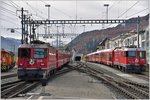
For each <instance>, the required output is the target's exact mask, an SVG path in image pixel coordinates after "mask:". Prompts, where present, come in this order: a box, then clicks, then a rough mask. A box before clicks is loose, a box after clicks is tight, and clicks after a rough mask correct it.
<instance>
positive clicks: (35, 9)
mask: <svg viewBox="0 0 150 100" xmlns="http://www.w3.org/2000/svg"><path fill="white" fill-rule="evenodd" d="M26 4H27V5H28V6H29V7H30V8H31V9H32V10H33V11H37V10H38V9H37V8H34V7H32V6H31V5H30V4H29V3H28V2H26ZM38 11H39V12H40V13H41V14H42V15H43V12H42V11H40V10H38ZM32 15H35V16H37V17H39V18H42V19H45V18H44V17H43V16H40V15H37V14H32Z"/></svg>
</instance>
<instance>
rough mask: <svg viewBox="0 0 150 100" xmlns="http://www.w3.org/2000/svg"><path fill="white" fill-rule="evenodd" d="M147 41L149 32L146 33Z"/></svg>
mask: <svg viewBox="0 0 150 100" xmlns="http://www.w3.org/2000/svg"><path fill="white" fill-rule="evenodd" d="M148 39H149V31H147V32H146V40H148Z"/></svg>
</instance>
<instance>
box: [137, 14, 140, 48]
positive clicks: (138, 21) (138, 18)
mask: <svg viewBox="0 0 150 100" xmlns="http://www.w3.org/2000/svg"><path fill="white" fill-rule="evenodd" d="M139 26H140V17H139V16H138V17H137V34H138V42H137V48H139V47H140V45H139Z"/></svg>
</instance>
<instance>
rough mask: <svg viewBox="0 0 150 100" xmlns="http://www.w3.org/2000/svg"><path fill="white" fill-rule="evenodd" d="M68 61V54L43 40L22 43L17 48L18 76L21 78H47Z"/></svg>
mask: <svg viewBox="0 0 150 100" xmlns="http://www.w3.org/2000/svg"><path fill="white" fill-rule="evenodd" d="M69 61H70V54H69V53H68V52H63V51H59V50H57V49H55V48H54V47H52V46H50V45H49V44H48V43H44V42H39V41H38V42H32V43H31V44H22V45H21V46H20V47H19V48H18V78H19V79H22V80H40V79H43V78H44V79H47V78H49V77H50V75H51V74H54V73H55V72H56V71H57V70H58V69H60V68H62V66H63V65H64V64H67V63H68V62H69Z"/></svg>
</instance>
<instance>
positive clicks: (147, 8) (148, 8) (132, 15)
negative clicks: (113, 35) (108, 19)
mask: <svg viewBox="0 0 150 100" xmlns="http://www.w3.org/2000/svg"><path fill="white" fill-rule="evenodd" d="M148 9H149V8H146V9H143V10H141V11H138V12H136V13H134V14H132V15H130V16H128V17H132V16H133V15H136V14H138V13H141V12H143V11H145V10H148Z"/></svg>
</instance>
